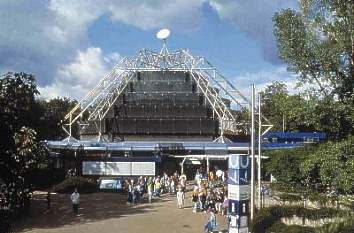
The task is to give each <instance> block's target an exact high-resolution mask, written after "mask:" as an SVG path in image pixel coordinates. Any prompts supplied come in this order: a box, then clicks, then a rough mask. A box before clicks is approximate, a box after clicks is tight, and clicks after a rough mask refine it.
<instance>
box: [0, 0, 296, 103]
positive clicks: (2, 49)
mask: <svg viewBox="0 0 354 233" xmlns="http://www.w3.org/2000/svg"><path fill="white" fill-rule="evenodd" d="M289 7H290V8H296V7H297V1H296V0H247V1H246V0H177V1H166V0H147V1H138V0H116V1H113V0H101V1H96V0H0V18H1V19H2V21H1V22H0V57H1V59H0V71H1V72H2V73H4V72H6V71H18V72H19V71H24V72H30V73H33V74H35V75H36V77H37V81H38V84H39V86H40V92H41V93H42V96H43V97H44V98H51V97H55V96H69V97H73V98H80V97H81V96H83V95H84V94H85V92H87V91H88V90H89V89H90V88H92V87H93V86H94V85H95V83H97V82H98V80H99V79H100V78H102V77H103V75H104V74H105V73H107V72H109V70H110V69H111V68H112V66H113V65H114V63H116V62H117V61H118V60H119V59H121V58H122V57H124V56H134V55H136V54H137V53H138V51H139V50H140V49H142V48H148V49H152V50H156V51H159V50H160V48H161V41H159V40H157V39H156V38H155V34H156V32H157V31H158V30H159V29H160V28H164V27H167V28H169V29H170V30H171V36H170V38H169V39H168V47H169V50H177V49H180V48H185V49H189V50H190V52H191V53H192V54H194V55H202V56H205V57H206V58H207V59H208V60H209V61H210V62H211V63H212V64H213V65H214V66H216V67H218V69H219V70H221V71H222V73H223V74H224V75H225V76H226V77H228V78H229V79H230V80H231V81H232V82H234V83H235V84H236V86H237V87H238V88H239V89H240V90H241V91H243V92H244V93H246V94H247V93H248V92H249V87H250V85H251V84H252V83H255V84H256V85H257V88H258V90H261V89H262V88H264V87H265V86H266V85H268V84H270V83H271V82H272V81H275V80H278V81H283V82H285V83H287V84H288V85H289V87H290V88H293V87H294V85H295V79H296V75H295V74H292V73H289V72H287V71H286V65H285V64H283V63H282V62H281V61H280V60H279V59H278V57H277V49H276V43H275V41H274V36H273V31H272V21H271V17H272V16H273V14H274V13H275V12H276V11H279V10H280V9H283V8H289Z"/></svg>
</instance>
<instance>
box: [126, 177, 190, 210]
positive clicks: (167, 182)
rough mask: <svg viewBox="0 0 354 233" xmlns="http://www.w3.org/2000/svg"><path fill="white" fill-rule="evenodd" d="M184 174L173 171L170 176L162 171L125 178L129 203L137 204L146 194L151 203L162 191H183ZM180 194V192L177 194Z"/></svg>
mask: <svg viewBox="0 0 354 233" xmlns="http://www.w3.org/2000/svg"><path fill="white" fill-rule="evenodd" d="M186 179H187V178H186V176H185V175H184V174H182V175H179V174H178V172H175V173H174V174H173V175H172V176H168V175H167V173H166V172H165V173H163V175H162V176H155V177H146V176H144V177H143V176H141V177H139V178H137V179H126V180H125V186H124V189H125V190H126V191H127V194H128V198H127V202H128V203H129V204H138V203H139V202H141V200H142V199H143V198H144V197H145V196H146V197H147V199H148V201H149V202H150V203H151V202H152V199H154V198H159V197H160V196H161V195H162V194H164V193H169V194H170V195H174V194H178V192H179V191H183V192H184V191H185V188H186ZM178 196H181V194H178Z"/></svg>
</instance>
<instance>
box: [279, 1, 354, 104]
mask: <svg viewBox="0 0 354 233" xmlns="http://www.w3.org/2000/svg"><path fill="white" fill-rule="evenodd" d="M273 20H274V33H275V37H276V39H277V42H278V47H279V54H280V57H281V58H282V59H283V60H284V61H285V62H286V63H287V64H288V66H289V69H290V70H291V71H294V72H296V73H298V74H300V81H301V82H303V83H310V84H316V85H317V86H318V87H319V89H320V91H321V93H322V94H323V95H324V96H331V97H334V96H336V97H337V98H339V100H341V101H344V100H351V101H352V100H353V99H352V97H353V90H354V82H353V77H354V4H353V1H352V0H350V1H342V0H301V1H300V11H299V12H297V11H295V10H293V9H287V10H283V11H281V12H279V13H276V14H275V16H274V18H273Z"/></svg>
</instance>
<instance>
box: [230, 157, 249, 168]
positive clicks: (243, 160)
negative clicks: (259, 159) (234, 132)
mask: <svg viewBox="0 0 354 233" xmlns="http://www.w3.org/2000/svg"><path fill="white" fill-rule="evenodd" d="M249 166H250V159H249V157H248V156H247V155H238V154H230V155H229V169H247V168H249Z"/></svg>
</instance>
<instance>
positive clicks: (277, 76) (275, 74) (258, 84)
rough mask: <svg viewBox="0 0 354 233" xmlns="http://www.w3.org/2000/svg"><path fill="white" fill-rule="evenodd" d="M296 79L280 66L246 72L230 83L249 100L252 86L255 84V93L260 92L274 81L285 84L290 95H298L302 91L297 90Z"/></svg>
mask: <svg viewBox="0 0 354 233" xmlns="http://www.w3.org/2000/svg"><path fill="white" fill-rule="evenodd" d="M296 77H297V76H296V74H294V73H292V72H289V71H287V70H286V67H285V66H280V67H277V68H274V69H269V70H263V71H259V72H246V73H243V74H240V75H238V76H237V77H235V78H233V79H232V80H231V81H232V82H233V83H234V84H235V86H236V87H237V89H239V90H240V91H241V92H242V93H243V94H244V95H245V96H246V97H248V98H249V99H250V96H251V85H252V84H255V88H256V92H260V91H262V90H264V89H265V88H266V87H267V86H268V85H270V84H272V83H273V82H275V81H279V82H282V83H284V84H286V85H287V87H288V91H289V93H290V94H294V93H298V92H299V91H300V90H302V89H298V88H297V85H296V83H297V80H296Z"/></svg>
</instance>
